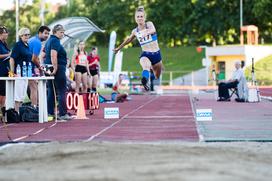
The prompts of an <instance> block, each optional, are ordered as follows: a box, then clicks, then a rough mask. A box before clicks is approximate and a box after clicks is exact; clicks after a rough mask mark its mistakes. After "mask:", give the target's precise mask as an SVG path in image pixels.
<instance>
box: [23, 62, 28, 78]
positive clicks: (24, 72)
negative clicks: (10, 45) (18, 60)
mask: <svg viewBox="0 0 272 181" xmlns="http://www.w3.org/2000/svg"><path fill="white" fill-rule="evenodd" d="M22 69H23V77H27V67H26V62H25V61H24V62H23V67H22Z"/></svg>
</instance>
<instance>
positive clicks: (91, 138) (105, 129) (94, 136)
mask: <svg viewBox="0 0 272 181" xmlns="http://www.w3.org/2000/svg"><path fill="white" fill-rule="evenodd" d="M157 98H159V97H155V98H153V99H151V100H150V101H148V102H146V103H145V104H143V105H141V106H139V107H138V108H137V109H135V110H133V111H131V112H129V113H127V114H126V115H124V116H123V117H122V118H121V119H119V120H118V121H116V122H114V123H113V124H111V125H110V126H108V127H106V128H104V129H102V130H101V131H100V132H98V133H96V134H95V135H92V136H91V137H90V138H88V139H87V140H85V141H84V142H89V141H92V140H93V139H95V138H96V137H97V136H99V135H101V134H102V133H104V132H105V131H107V130H108V129H110V128H112V127H113V126H115V125H116V124H118V123H120V122H121V121H122V120H123V119H125V118H126V117H128V115H130V114H133V113H135V112H136V111H138V110H139V109H141V108H143V107H144V106H146V105H147V104H149V103H151V102H152V101H154V100H155V99H157Z"/></svg>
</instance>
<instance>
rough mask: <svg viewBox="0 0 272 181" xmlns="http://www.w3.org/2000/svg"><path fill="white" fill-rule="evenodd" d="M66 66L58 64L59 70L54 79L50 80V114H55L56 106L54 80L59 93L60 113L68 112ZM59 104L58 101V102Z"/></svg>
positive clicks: (48, 99) (48, 104) (48, 106)
mask: <svg viewBox="0 0 272 181" xmlns="http://www.w3.org/2000/svg"><path fill="white" fill-rule="evenodd" d="M65 71H66V66H64V65H58V70H57V73H56V75H55V79H54V80H52V81H51V80H50V81H48V98H47V109H48V114H51V115H54V108H55V98H54V89H53V82H54V86H55V90H56V94H57V95H58V100H57V101H58V110H59V115H60V116H63V115H65V114H66V113H67V107H66V90H67V89H66V75H65ZM56 104H57V103H56Z"/></svg>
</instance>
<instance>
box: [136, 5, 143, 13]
mask: <svg viewBox="0 0 272 181" xmlns="http://www.w3.org/2000/svg"><path fill="white" fill-rule="evenodd" d="M136 12H143V13H144V12H145V10H144V6H139V7H138V8H137V10H136Z"/></svg>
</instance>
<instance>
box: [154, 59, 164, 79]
mask: <svg viewBox="0 0 272 181" xmlns="http://www.w3.org/2000/svg"><path fill="white" fill-rule="evenodd" d="M162 68H163V64H162V61H160V62H159V63H156V64H155V65H152V70H153V72H154V75H155V77H156V79H158V78H160V76H161V72H162Z"/></svg>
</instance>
